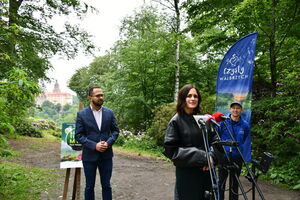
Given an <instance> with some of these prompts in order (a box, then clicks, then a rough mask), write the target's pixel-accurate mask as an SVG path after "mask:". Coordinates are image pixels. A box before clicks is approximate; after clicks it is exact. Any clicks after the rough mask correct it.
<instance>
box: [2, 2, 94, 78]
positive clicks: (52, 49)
mask: <svg viewBox="0 0 300 200" xmlns="http://www.w3.org/2000/svg"><path fill="white" fill-rule="evenodd" d="M0 9H1V10H0V71H1V74H0V79H3V78H6V75H7V72H9V70H11V69H12V67H18V68H22V69H24V70H25V71H26V72H27V74H28V76H29V77H31V78H32V79H33V80H35V81H37V80H38V79H39V78H42V79H46V78H47V77H46V71H47V70H48V69H50V68H51V67H52V66H51V64H50V62H49V58H51V57H52V56H53V55H55V54H61V55H65V56H67V57H68V58H72V57H74V56H75V55H76V54H77V53H78V51H79V47H82V48H84V52H87V53H90V52H91V49H93V48H94V46H93V45H92V43H91V42H90V40H89V35H88V34H87V33H86V32H85V31H82V30H81V29H80V27H78V25H76V24H70V23H67V22H66V23H65V24H64V26H63V27H61V28H63V30H62V31H60V32H58V31H56V30H55V29H54V27H53V26H52V25H51V24H52V23H51V20H53V18H54V17H62V16H67V15H69V14H73V15H72V17H74V16H78V17H82V16H84V14H85V13H86V12H87V11H89V10H93V8H91V7H90V6H88V5H87V4H86V3H84V2H82V1H80V0H64V1H52V0H48V1H43V2H40V3H35V2H31V1H18V0H10V1H9V3H8V1H1V8H0ZM56 15H57V16H56Z"/></svg>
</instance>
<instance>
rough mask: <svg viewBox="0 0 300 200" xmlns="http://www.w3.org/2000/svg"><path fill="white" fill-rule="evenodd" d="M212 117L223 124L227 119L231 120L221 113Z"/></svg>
mask: <svg viewBox="0 0 300 200" xmlns="http://www.w3.org/2000/svg"><path fill="white" fill-rule="evenodd" d="M212 117H214V118H215V120H216V121H217V122H221V121H224V120H226V119H230V117H228V116H225V115H224V114H223V113H220V112H216V113H214V114H213V115H212Z"/></svg>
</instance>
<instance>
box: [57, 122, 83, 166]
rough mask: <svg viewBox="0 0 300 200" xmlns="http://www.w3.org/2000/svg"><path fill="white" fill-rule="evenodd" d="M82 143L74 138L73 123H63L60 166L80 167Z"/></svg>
mask: <svg viewBox="0 0 300 200" xmlns="http://www.w3.org/2000/svg"><path fill="white" fill-rule="evenodd" d="M81 157H82V145H81V144H80V143H78V142H77V141H76V140H75V123H63V124H62V134H61V153H60V168H78V167H80V168H82V161H81Z"/></svg>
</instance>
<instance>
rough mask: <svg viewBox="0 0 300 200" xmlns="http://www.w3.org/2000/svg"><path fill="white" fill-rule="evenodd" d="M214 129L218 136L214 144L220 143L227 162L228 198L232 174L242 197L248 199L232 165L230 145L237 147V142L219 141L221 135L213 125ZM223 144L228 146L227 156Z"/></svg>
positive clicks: (230, 190)
mask: <svg viewBox="0 0 300 200" xmlns="http://www.w3.org/2000/svg"><path fill="white" fill-rule="evenodd" d="M214 131H215V133H216V134H217V137H218V140H219V142H217V143H216V144H217V145H222V148H223V151H224V154H225V156H226V159H227V161H228V163H229V167H227V168H226V169H227V170H229V199H232V183H233V180H232V177H233V175H234V178H235V179H236V180H237V182H238V186H239V188H240V189H241V191H242V194H243V196H244V199H246V200H248V197H247V196H246V192H245V190H244V187H243V185H242V183H241V181H240V179H239V177H238V175H237V174H236V171H235V170H236V166H235V165H234V162H233V159H232V146H236V147H237V146H238V145H239V144H238V142H236V141H221V137H220V135H219V133H218V131H217V130H216V129H215V127H214ZM224 146H230V151H229V152H230V153H229V156H228V154H227V151H226V150H225V148H224Z"/></svg>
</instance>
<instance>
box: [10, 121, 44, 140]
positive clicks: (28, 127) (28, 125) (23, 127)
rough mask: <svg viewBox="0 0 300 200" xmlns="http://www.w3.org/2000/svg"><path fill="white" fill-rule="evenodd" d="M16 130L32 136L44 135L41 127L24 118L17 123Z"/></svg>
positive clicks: (20, 133) (21, 133) (39, 136)
mask: <svg viewBox="0 0 300 200" xmlns="http://www.w3.org/2000/svg"><path fill="white" fill-rule="evenodd" d="M16 132H17V133H18V134H19V135H23V136H30V137H37V138H41V137H43V135H42V131H41V129H39V128H37V127H35V126H34V125H33V124H32V122H30V121H29V120H23V121H21V122H20V123H19V124H18V125H16Z"/></svg>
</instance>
